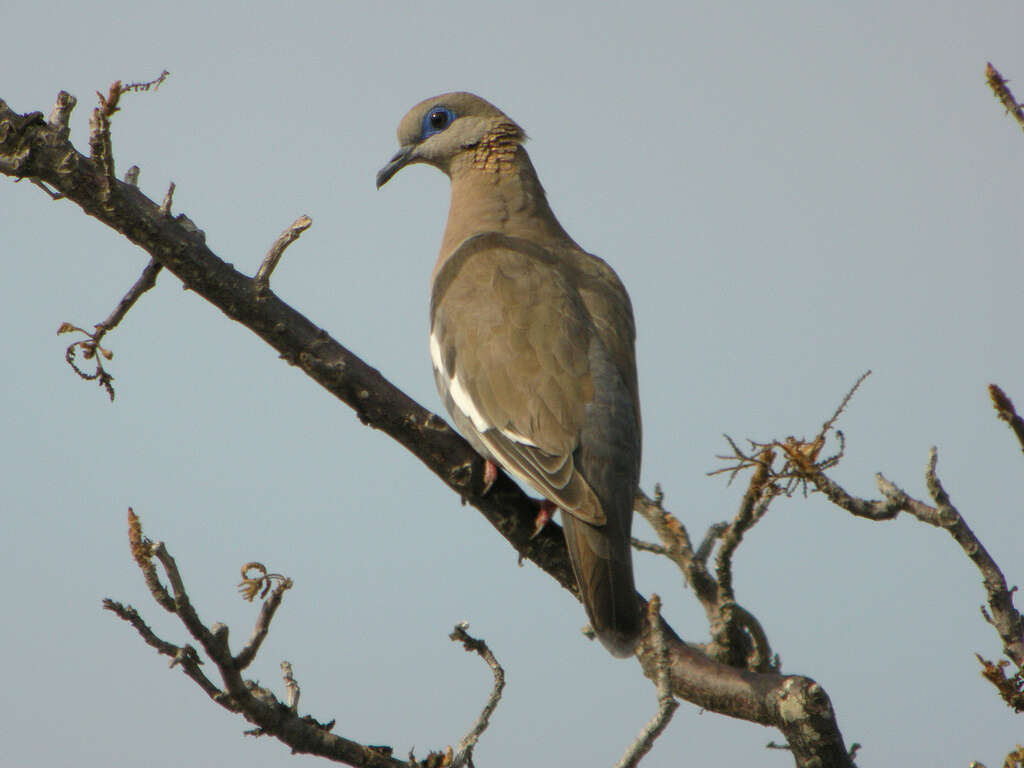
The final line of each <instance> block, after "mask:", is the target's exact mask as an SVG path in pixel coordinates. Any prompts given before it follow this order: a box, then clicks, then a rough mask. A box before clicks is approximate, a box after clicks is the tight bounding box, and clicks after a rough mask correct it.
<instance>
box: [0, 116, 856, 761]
mask: <svg viewBox="0 0 1024 768" xmlns="http://www.w3.org/2000/svg"><path fill="white" fill-rule="evenodd" d="M101 128H102V126H100V129H101ZM101 143H102V142H101ZM105 150H106V147H105V146H102V147H100V148H99V151H98V153H97V155H98V156H97V157H96V158H95V159H91V158H89V157H86V156H84V155H82V154H80V153H78V152H77V151H76V150H75V149H74V147H73V146H72V145H71V144H70V142H69V141H68V138H67V136H66V135H63V131H62V128H61V127H60V126H58V127H54V126H51V125H49V124H48V123H47V122H46V121H45V120H44V119H43V118H42V114H41V113H38V112H36V113H30V114H27V115H18V114H16V113H14V112H13V111H11V110H10V108H9V107H8V106H7V105H6V104H5V103H4V102H2V101H0V173H3V174H5V175H8V176H12V177H14V178H19V179H20V178H31V179H35V180H38V181H40V182H45V183H46V184H48V185H50V186H52V187H53V188H54V189H56V190H57V191H58V192H59V193H60V194H63V195H64V196H65V197H67V198H68V199H69V200H71V201H72V202H74V203H75V204H76V205H78V206H80V207H81V208H82V210H83V211H85V212H86V213H87V214H89V215H90V216H93V217H95V218H97V219H99V220H100V221H101V222H103V223H104V224H106V225H107V226H109V227H110V228H112V229H114V230H115V231H117V232H119V233H121V234H122V235H124V236H125V237H127V238H128V239H129V240H131V241H132V242H134V243H136V244H137V245H138V246H139V247H141V248H142V249H143V250H145V251H146V252H147V253H148V254H149V255H150V256H151V257H152V258H153V259H155V260H156V261H157V262H159V263H160V264H162V265H163V266H164V268H165V269H167V270H169V271H170V272H172V273H174V274H175V275H176V276H177V277H178V278H179V279H181V280H182V282H183V283H184V284H185V286H186V287H187V288H189V289H191V290H193V291H194V292H196V293H197V294H199V295H201V296H202V297H203V298H205V299H206V300H208V301H209V302H211V303H212V304H214V305H215V306H217V307H218V308H220V309H221V311H223V312H224V313H225V315H227V316H228V317H229V318H231V319H232V320H235V321H236V322H239V323H241V324H243V325H245V326H246V327H247V328H249V329H250V330H251V331H253V332H254V333H255V334H257V335H258V336H260V337H261V338H262V339H263V340H264V341H266V342H267V343H268V344H269V345H270V346H271V347H273V348H274V349H275V350H276V351H277V352H278V353H279V354H280V355H281V357H282V358H284V359H285V360H287V361H288V362H289V363H291V364H292V365H297V366H299V367H301V368H302V369H303V371H305V372H306V374H307V375H309V376H310V377H311V378H312V379H314V380H315V381H316V382H317V383H319V384H320V385H321V386H322V387H324V388H325V389H327V390H328V391H329V392H331V393H332V394H333V395H335V396H336V397H337V398H338V399H340V400H342V401H343V402H345V403H346V404H348V405H349V406H350V407H351V408H352V409H353V410H354V411H355V412H356V415H357V416H358V417H359V419H360V420H361V421H362V422H363V423H364V424H367V425H369V426H371V427H373V428H375V429H380V430H382V431H384V432H386V433H387V434H388V435H390V436H391V437H392V438H393V439H395V440H396V441H398V442H399V443H400V444H401V445H403V446H404V447H405V448H407V449H408V450H409V451H410V452H411V453H412V454H413V455H415V456H416V457H417V458H418V459H420V461H422V462H423V463H424V464H425V465H426V466H427V467H428V468H429V469H430V470H431V471H432V472H434V473H435V474H436V475H437V476H438V477H439V478H440V479H441V480H442V481H443V482H444V483H445V484H446V485H447V486H448V487H449V488H451V489H452V490H453V491H455V492H456V493H457V494H459V495H460V496H461V497H462V498H463V499H465V500H466V501H467V502H468V503H470V504H471V505H472V506H474V507H475V508H476V509H478V510H480V512H481V513H482V514H483V515H484V516H485V517H486V518H487V520H488V521H489V522H490V523H491V524H492V525H493V526H494V527H495V528H496V529H497V530H498V531H499V532H500V533H501V535H502V536H504V537H505V538H506V539H507V540H508V541H509V542H510V543H511V544H512V546H513V547H514V548H515V549H516V551H517V552H519V554H520V555H521V556H523V557H525V558H528V559H530V560H531V561H533V562H534V563H536V564H537V565H538V566H540V567H541V568H542V569H543V570H544V571H545V572H546V573H548V574H549V575H550V576H551V577H552V578H554V579H555V580H556V581H557V582H558V583H559V584H561V585H562V587H564V588H565V589H567V590H569V591H570V592H572V593H573V594H574V595H576V596H577V598H578V594H577V587H576V582H575V579H574V577H573V574H572V571H571V568H570V565H569V561H568V557H567V555H566V550H565V541H564V537H563V536H562V532H561V529H560V528H559V527H557V526H554V525H548V526H546V527H545V528H544V529H543V530H542V531H541V533H540V534H539V535H537V536H536V537H532V534H533V522H534V519H535V516H536V507H535V505H534V504H533V502H532V501H531V500H530V499H528V498H527V497H526V496H525V494H524V493H523V492H522V491H521V490H520V489H519V488H518V487H517V486H516V485H515V484H514V483H513V482H512V481H511V480H509V479H508V478H506V477H504V476H501V477H499V478H498V480H497V482H495V484H494V486H493V487H492V488H491V489H490V491H489V492H488V493H487V495H486V496H484V495H481V490H482V486H483V460H482V459H481V458H480V457H479V456H478V455H477V454H476V453H475V452H474V451H473V449H472V448H471V447H470V446H469V444H468V443H467V442H466V441H465V440H463V439H462V438H461V437H460V436H458V435H457V434H456V433H455V432H454V431H453V430H452V429H451V428H450V427H449V426H448V425H447V424H446V423H445V422H444V421H443V420H442V419H440V418H439V417H437V416H436V415H434V414H433V413H431V412H429V411H427V410H426V409H424V408H423V407H422V406H420V405H419V404H417V403H415V402H414V401H413V400H411V399H410V398H409V397H408V396H407V395H405V394H404V393H402V392H401V391H399V390H398V389H396V388H395V387H394V386H393V385H392V384H391V383H390V382H388V381H387V380H386V379H385V378H384V377H383V376H381V374H380V373H379V372H378V371H376V370H375V369H373V368H371V367H370V366H369V365H367V364H366V363H365V362H363V361H362V360H360V359H359V358H358V357H356V356H355V355H353V354H352V353H351V352H350V351H349V350H348V349H346V348H345V347H343V346H342V345H341V344H339V343H338V342H337V341H335V340H334V339H332V338H331V337H330V336H329V335H328V334H327V333H326V332H325V331H324V330H322V329H321V328H319V327H317V326H316V325H315V324H314V323H312V322H310V320H309V319H307V318H306V317H304V316H303V315H301V314H300V313H299V312H297V311H295V310H294V309H292V308H291V307H290V306H288V305H287V304H285V303H284V302H282V301H281V300H280V299H279V298H277V296H276V295H274V294H273V293H272V292H271V291H261V290H259V285H258V284H257V282H256V281H255V280H254V279H253V278H251V277H248V276H246V275H244V274H242V273H240V272H238V271H237V270H235V269H234V268H233V267H231V266H230V265H228V264H226V263H225V262H223V261H222V260H221V259H219V258H217V257H216V256H215V255H214V254H213V252H212V251H210V249H209V248H207V246H206V244H205V237H204V236H203V234H202V232H201V231H199V230H198V229H197V228H196V227H195V225H194V224H192V222H191V221H189V220H188V219H187V217H185V216H183V215H179V216H177V217H174V218H171V217H170V216H169V215H168V213H166V212H165V211H163V210H161V207H160V206H158V205H157V204H156V203H154V202H153V201H152V200H150V199H149V198H147V197H146V196H145V195H143V194H142V193H141V192H140V191H139V190H138V189H137V188H136V187H134V186H132V185H130V184H127V183H124V182H121V181H119V180H118V179H117V178H116V177H114V176H113V174H112V172H111V171H112V159H111V158H110V157H109V155H104V152H105ZM155 554H157V556H158V557H161V559H162V556H161V553H160V552H159V550H158V551H157V552H156V553H155ZM166 557H167V558H169V557H170V556H169V555H166ZM169 562H170V563H173V560H169ZM166 566H167V563H165V567H166ZM172 586H173V580H172ZM174 599H175V603H176V605H177V606H178V609H179V615H181V616H182V618H183V619H186V618H188V625H189V629H190V631H191V630H193V629H195V630H196V633H197V634H198V635H199V637H200V638H201V640H200V642H201V644H202V645H203V647H204V650H206V652H207V653H208V654H210V655H211V658H213V659H214V660H215V661H217V662H218V666H221V664H224V665H225V666H224V668H223V670H222V672H223V676H224V677H225V683H226V684H227V689H228V694H229V695H230V696H232V697H234V698H237V699H239V700H242V699H243V697H244V696H246V695H247V689H245V687H244V685H243V683H242V680H241V676H240V675H239V674H238V672H237V670H234V669H233V668H232V667H230V666H227V661H228V659H229V657H230V654H229V653H228V651H227V628H226V627H212V628H211V629H209V630H207V629H205V627H203V626H202V625H201V623H200V622H198V617H195V616H194V612H191V613H190V608H188V605H189V604H188V602H187V594H186V593H185V592H184V589H183V588H182V589H181V590H180V594H179V590H177V589H175V595H174ZM189 617H191V618H189ZM661 625H662V629H663V632H664V633H665V642H666V646H667V648H668V653H669V658H670V663H669V673H670V680H671V689H672V692H673V694H675V695H676V696H679V697H680V698H683V699H686V700H687V701H690V702H692V703H694V704H697V705H698V706H701V707H703V708H705V709H708V710H711V711H714V712H720V713H723V714H728V715H730V716H732V717H738V718H741V719H745V720H750V721H753V722H758V723H761V724H764V725H773V726H775V727H777V728H779V729H780V730H781V731H782V732H783V733H784V734H785V735H786V738H787V742H788V743H789V744H790V745H791V746H792V748H793V755H794V758H795V761H796V764H797V765H798V766H811V765H813V766H823V767H824V766H848V765H850V761H849V757H848V754H847V750H846V748H845V747H844V745H843V740H842V736H841V735H840V733H839V729H838V725H837V723H836V720H835V714H834V712H833V710H832V707H831V704H830V702H829V700H828V696H827V695H826V694H825V692H824V690H823V689H822V688H821V687H820V686H819V685H818V684H817V683H815V682H814V681H812V680H809V679H808V678H804V677H799V676H783V675H779V674H775V673H761V674H759V673H755V672H750V671H747V670H742V669H737V668H735V667H731V666H728V665H726V664H721V663H719V662H717V661H715V660H713V659H711V658H709V657H708V656H706V655H704V654H703V653H701V652H699V651H698V650H695V649H694V648H692V647H690V646H688V645H687V644H685V643H684V642H683V641H682V640H681V639H679V637H678V636H677V635H676V634H675V633H674V632H673V631H672V630H671V628H670V627H669V626H668V625H667V624H666V623H665V622H664V621H662V622H661ZM637 656H638V658H639V660H640V663H641V665H642V666H643V669H644V673H645V674H646V675H647V676H648V677H651V678H652V679H656V677H657V674H658V673H657V666H658V665H657V659H658V658H660V655H659V653H658V651H657V649H656V647H655V646H654V645H653V644H652V640H651V638H650V637H646V638H645V639H644V640H643V641H642V642H641V644H640V647H639V649H638V651H637ZM250 698H251V697H250ZM245 700H246V701H248V699H245ZM260 706H265V705H262V704H261V705H260ZM284 710H285V711H286V710H287V708H284ZM275 712H276V713H275ZM246 716H247V717H250V716H251V717H252V718H254V720H253V721H254V722H257V723H258V724H259V725H260V727H262V728H268V727H283V726H280V723H281V722H282V721H281V720H280V718H281V717H283V715H282V714H281V713H280V712H277V711H272V710H269V709H265V708H264V709H258V708H254V709H253V711H252V712H248V711H247V713H246ZM328 735H329V734H328ZM324 738H326V737H324ZM332 738H333V737H332ZM357 746H358V745H357ZM320 748H323V749H326V747H323V746H322V745H321V746H317V745H308V744H306V743H305V742H303V743H302V747H301V749H300V751H313V750H314V749H320Z"/></svg>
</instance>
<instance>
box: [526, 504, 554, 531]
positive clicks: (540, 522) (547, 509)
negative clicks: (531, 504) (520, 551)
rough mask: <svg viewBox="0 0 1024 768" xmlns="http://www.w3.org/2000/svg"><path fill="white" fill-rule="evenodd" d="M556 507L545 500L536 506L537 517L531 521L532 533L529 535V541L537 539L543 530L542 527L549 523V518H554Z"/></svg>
mask: <svg viewBox="0 0 1024 768" xmlns="http://www.w3.org/2000/svg"><path fill="white" fill-rule="evenodd" d="M556 509H558V506H557V505H556V504H554V503H552V502H550V501H548V500H547V499H541V501H540V502H538V504H537V517H536V518H535V519H534V521H533V533H531V534H530V538H531V539H535V538H537V536H538V535H539V534H540V532H541V531H543V530H544V526H545V525H547V524H548V523H549V522H551V518H552V517H554V516H555V510H556Z"/></svg>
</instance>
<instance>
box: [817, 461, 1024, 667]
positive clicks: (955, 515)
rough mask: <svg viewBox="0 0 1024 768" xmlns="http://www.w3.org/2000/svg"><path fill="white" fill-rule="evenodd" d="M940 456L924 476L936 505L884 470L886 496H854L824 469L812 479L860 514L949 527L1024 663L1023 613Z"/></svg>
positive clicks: (1009, 650)
mask: <svg viewBox="0 0 1024 768" xmlns="http://www.w3.org/2000/svg"><path fill="white" fill-rule="evenodd" d="M936 462H937V453H936V450H935V448H932V449H931V450H930V451H929V452H928V465H927V467H926V469H925V481H926V483H927V486H928V490H929V493H930V494H931V496H932V500H933V501H934V502H935V506H932V505H930V504H926V503H925V502H923V501H920V500H918V499H914V498H912V497H911V496H910V495H909V494H907V493H906V491H904V490H903V489H901V488H899V487H898V486H896V485H895V484H893V483H891V482H890V481H889V480H887V479H886V478H885V477H883V476H882V475H881V474H879V475H877V476H876V477H877V480H878V487H879V489H880V490H881V492H882V495H883V496H884V497H885V499H884V501H869V500H867V499H860V498H857V497H855V496H852V495H851V494H849V493H847V492H846V491H845V490H844V489H843V488H842V487H840V486H839V484H838V483H836V482H835V481H834V480H832V479H831V478H829V477H827V476H826V475H825V474H824V473H823V472H817V473H815V474H813V475H812V476H811V477H810V480H811V482H812V483H814V485H815V486H816V487H817V488H818V490H820V491H821V492H822V493H824V494H825V495H826V496H828V498H829V499H830V500H831V501H832V502H833V503H834V504H836V505H837V506H839V507H842V508H843V509H845V510H847V511H848V512H850V513H852V514H854V515H857V516H858V517H865V518H868V519H871V520H889V519H891V518H893V517H895V516H896V515H897V514H899V513H900V512H902V511H905V512H907V513H909V514H911V515H913V516H914V517H915V518H917V519H918V520H920V521H921V522H923V523H927V524H928V525H931V526H934V527H936V528H945V529H946V530H947V531H949V534H950V535H951V536H952V537H953V539H954V540H955V541H956V542H957V544H959V545H960V548H961V549H963V551H964V554H966V555H967V557H969V558H970V560H971V561H972V562H973V563H974V564H975V566H977V568H978V570H979V571H980V572H981V575H982V583H983V584H984V586H985V592H986V596H987V602H988V608H989V611H990V612H991V615H990V623H991V624H992V625H993V626H994V627H995V629H996V631H997V632H998V633H999V637H1000V639H1001V640H1002V642H1003V650H1004V652H1005V653H1006V655H1007V656H1008V657H1009V658H1010V659H1012V660H1013V662H1014V663H1015V664H1017V665H1018V666H1024V619H1022V618H1021V615H1020V613H1019V612H1018V611H1017V609H1016V608H1015V607H1014V605H1013V590H1011V589H1008V588H1007V585H1006V577H1005V576H1003V572H1002V571H1001V570H1000V568H999V566H998V565H997V564H996V562H995V561H994V560H993V559H992V556H991V555H989V553H988V550H986V549H985V547H984V546H983V545H982V543H981V541H979V540H978V537H977V536H975V534H974V531H972V530H971V528H970V526H968V525H967V523H966V521H965V520H964V519H963V517H962V516H961V515H960V513H959V511H958V510H957V509H956V507H954V506H953V504H952V502H951V501H950V499H949V495H948V494H947V493H946V491H945V489H944V488H943V487H942V483H941V482H940V481H939V478H938V475H937V473H936Z"/></svg>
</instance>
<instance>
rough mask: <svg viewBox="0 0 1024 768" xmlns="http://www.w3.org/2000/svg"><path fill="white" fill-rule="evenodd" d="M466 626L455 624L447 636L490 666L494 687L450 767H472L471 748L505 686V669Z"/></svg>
mask: <svg viewBox="0 0 1024 768" xmlns="http://www.w3.org/2000/svg"><path fill="white" fill-rule="evenodd" d="M468 627H469V625H468V624H466V623H465V622H461V623H459V624H456V625H455V629H453V630H452V633H451V634H450V635H448V638H449V639H450V640H452V641H453V642H457V643H462V647H463V648H465V649H466V650H467V651H471V652H473V653H476V654H477V655H479V656H480V658H482V659H483V660H484V661H486V662H487V666H489V667H490V668H491V673H492V674H493V675H494V688H492V689H491V695H490V696H488V697H487V703H486V704H484V708H483V709H482V710H481V712H480V716H479V717H477V719H476V722H475V723H473V727H472V728H470V729H469V733H467V734H466V735H465V736H463V737H462V741H460V742H459V744H458V746H457V747H456V749H455V755H454V757H453V758H452V760H451V762H450V766H451V768H460V766H464V765H466V766H470V768H472V765H473V749H474V748H475V747H476V744H477V742H478V741H479V740H480V736H481V734H483V732H484V731H485V730H487V726H488V724H489V723H490V720H491V715H492V714H494V710H495V709H496V708H497V706H498V702H499V701H501V692H502V691H503V690H504V688H505V670H504V669H502V668H501V664H499V663H498V660H497V659H496V658H495V657H494V654H493V653H492V652H491V649H490V648H488V647H487V643H485V642H484V641H483V640H478V639H477V638H475V637H473V636H472V635H470V634H469V633H468V632H466V629H467V628H468Z"/></svg>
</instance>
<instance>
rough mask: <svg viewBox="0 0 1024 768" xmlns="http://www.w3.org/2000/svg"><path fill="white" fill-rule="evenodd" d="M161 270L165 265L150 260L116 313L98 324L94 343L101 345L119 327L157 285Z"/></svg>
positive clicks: (118, 306)
mask: <svg viewBox="0 0 1024 768" xmlns="http://www.w3.org/2000/svg"><path fill="white" fill-rule="evenodd" d="M161 269H163V264H161V263H160V262H159V261H157V260H156V259H150V260H149V264H147V265H146V267H145V269H143V270H142V274H141V275H139V279H138V280H136V281H135V283H134V284H133V285H132V287H131V288H129V289H128V293H126V294H125V295H124V296H123V297H122V298H121V300H120V301H119V302H118V303H117V306H116V307H114V311H113V312H111V313H110V315H109V316H108V317H107V319H106V320H104V321H103V322H102V323H97V324H96V334H95V335H94V336H93V341H95V342H97V343H99V341H100V339H102V338H103V336H104V335H105V334H106V333H107V332H108V331H111V330H113V329H114V328H116V327H117V325H118V323H120V322H121V321H122V320H123V319H124V316H125V315H126V314H128V310H129V309H131V308H132V307H133V306H135V302H137V301H138V300H139V298H140V297H141V296H142V294H144V293H145V292H146V291H148V290H149V289H150V288H152V287H153V286H154V285H156V277H157V275H159V274H160V270H161Z"/></svg>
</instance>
